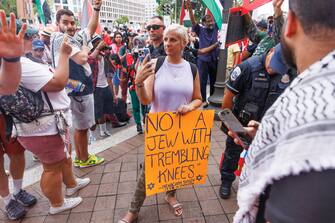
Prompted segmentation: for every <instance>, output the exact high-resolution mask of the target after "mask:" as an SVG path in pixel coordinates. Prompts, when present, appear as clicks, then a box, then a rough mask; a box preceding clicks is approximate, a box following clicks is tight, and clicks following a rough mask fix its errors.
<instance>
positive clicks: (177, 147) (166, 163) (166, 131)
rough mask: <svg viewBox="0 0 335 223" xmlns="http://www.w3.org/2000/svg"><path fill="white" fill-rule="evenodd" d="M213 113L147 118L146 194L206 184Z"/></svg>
mask: <svg viewBox="0 0 335 223" xmlns="http://www.w3.org/2000/svg"><path fill="white" fill-rule="evenodd" d="M213 121H214V111H210V110H206V111H193V112H190V113H188V114H186V115H177V114H175V113H172V112H161V113H153V114H148V117H147V120H146V131H145V152H144V156H145V157H144V159H145V182H146V185H145V186H146V194H147V195H148V196H149V195H153V194H157V193H161V192H166V191H169V190H173V189H178V188H182V187H186V186H190V185H193V184H204V183H205V182H206V175H207V164H208V157H209V153H210V141H211V129H212V126H213Z"/></svg>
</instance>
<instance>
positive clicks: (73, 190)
mask: <svg viewBox="0 0 335 223" xmlns="http://www.w3.org/2000/svg"><path fill="white" fill-rule="evenodd" d="M76 182H77V186H75V187H73V188H66V190H65V194H66V196H71V195H74V194H75V193H76V192H77V191H78V190H80V189H82V188H84V187H86V186H87V185H88V184H89V183H90V182H91V180H90V178H83V179H81V178H76Z"/></svg>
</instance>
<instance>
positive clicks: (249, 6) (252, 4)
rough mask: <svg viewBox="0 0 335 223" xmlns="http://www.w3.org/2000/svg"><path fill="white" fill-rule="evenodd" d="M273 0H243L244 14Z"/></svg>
mask: <svg viewBox="0 0 335 223" xmlns="http://www.w3.org/2000/svg"><path fill="white" fill-rule="evenodd" d="M271 1H272V0H243V5H242V8H243V10H242V15H243V14H246V13H248V12H250V11H252V10H254V9H256V8H258V7H260V6H262V5H264V4H266V3H268V2H271Z"/></svg>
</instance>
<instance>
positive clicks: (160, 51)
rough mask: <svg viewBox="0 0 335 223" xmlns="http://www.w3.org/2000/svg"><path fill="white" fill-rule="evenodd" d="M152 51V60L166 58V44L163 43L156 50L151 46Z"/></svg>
mask: <svg viewBox="0 0 335 223" xmlns="http://www.w3.org/2000/svg"><path fill="white" fill-rule="evenodd" d="M149 49H150V57H151V59H155V58H157V57H160V56H166V53H165V50H164V43H161V44H160V45H159V47H157V48H155V47H154V46H153V45H150V46H149Z"/></svg>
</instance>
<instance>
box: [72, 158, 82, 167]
mask: <svg viewBox="0 0 335 223" xmlns="http://www.w3.org/2000/svg"><path fill="white" fill-rule="evenodd" d="M73 166H74V167H79V166H80V160H79V159H78V158H77V157H75V158H74V160H73Z"/></svg>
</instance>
